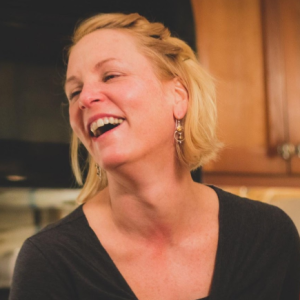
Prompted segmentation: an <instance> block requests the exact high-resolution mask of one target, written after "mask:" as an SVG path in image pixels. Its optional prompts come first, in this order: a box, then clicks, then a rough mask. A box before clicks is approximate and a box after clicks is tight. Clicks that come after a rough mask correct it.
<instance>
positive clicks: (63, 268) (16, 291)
mask: <svg viewBox="0 0 300 300" xmlns="http://www.w3.org/2000/svg"><path fill="white" fill-rule="evenodd" d="M212 188H213V189H214V190H215V191H216V193H217V194H218V198H219V203H220V212H219V226H220V228H219V241H218V249H217V257H216V265H215V270H214V276H213V282H212V287H211V291H210V296H209V298H205V299H209V300H277V299H278V300H279V299H280V300H299V290H300V241H299V235H298V232H297V230H296V228H295V226H294V224H293V222H292V221H291V220H290V218H289V217H288V216H287V215H286V214H285V213H284V212H283V211H281V210H280V209H279V208H277V207H274V206H271V205H268V204H264V203H260V202H257V201H252V200H248V199H245V198H240V197H238V196H235V195H232V194H230V193H227V192H224V191H222V190H220V189H218V188H216V187H212ZM145 271H146V270H145ZM9 299H10V300H41V299H43V300H50V299H51V300H76V299H77V300H100V299H104V300H130V299H132V300H136V299H137V298H136V296H135V295H134V293H133V291H132V290H131V288H130V287H129V285H128V284H127V282H126V281H125V279H124V278H123V277H122V275H121V273H120V272H119V270H118V269H117V268H116V266H115V264H114V263H113V261H112V260H111V258H110V257H109V255H108V253H107V252H106V251H105V249H104V248H103V247H102V245H101V242H100V241H99V240H98V238H97V236H96V235H95V233H94V232H93V230H92V229H91V228H90V227H89V225H88V222H87V219H86V217H85V215H84V213H83V210H82V206H79V207H78V208H77V209H76V210H75V211H73V212H72V213H71V214H70V215H68V216H67V217H65V218H64V219H62V220H60V221H58V222H56V223H54V224H52V225H49V226H47V227H46V228H45V229H43V230H42V231H41V232H39V233H37V234H36V235H34V236H33V237H31V238H29V239H27V240H26V242H25V243H24V245H23V247H22V249H21V251H20V254H19V257H18V260H17V264H16V268H15V272H14V278H13V284H12V288H11V294H10V298H9ZM191 300H193V299H191Z"/></svg>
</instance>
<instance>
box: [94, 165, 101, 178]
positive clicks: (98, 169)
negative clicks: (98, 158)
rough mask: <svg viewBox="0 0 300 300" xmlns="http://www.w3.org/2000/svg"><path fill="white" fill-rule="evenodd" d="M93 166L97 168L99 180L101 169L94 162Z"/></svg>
mask: <svg viewBox="0 0 300 300" xmlns="http://www.w3.org/2000/svg"><path fill="white" fill-rule="evenodd" d="M95 168H96V170H97V176H98V178H99V179H100V180H101V169H100V166H99V165H98V164H95Z"/></svg>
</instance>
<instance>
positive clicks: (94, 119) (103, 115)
mask: <svg viewBox="0 0 300 300" xmlns="http://www.w3.org/2000/svg"><path fill="white" fill-rule="evenodd" d="M105 117H107V118H109V117H113V118H117V119H122V120H124V117H121V116H117V115H113V114H97V115H94V116H92V117H90V118H89V119H88V122H87V130H88V131H90V128H91V124H92V123H93V122H95V121H96V120H98V119H102V118H105Z"/></svg>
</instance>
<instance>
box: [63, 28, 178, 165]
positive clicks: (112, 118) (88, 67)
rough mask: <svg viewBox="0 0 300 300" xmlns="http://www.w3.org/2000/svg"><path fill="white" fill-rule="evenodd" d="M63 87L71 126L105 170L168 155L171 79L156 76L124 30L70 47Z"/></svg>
mask: <svg viewBox="0 0 300 300" xmlns="http://www.w3.org/2000/svg"><path fill="white" fill-rule="evenodd" d="M65 89H66V94H67V97H68V99H69V105H70V106H69V112H70V123H71V127H72V128H73V130H74V132H75V133H76V135H77V136H78V137H79V139H80V140H81V141H82V143H83V144H84V145H85V147H86V148H87V149H88V151H89V153H90V154H91V155H92V156H93V158H94V159H95V161H96V162H97V163H98V164H100V166H102V167H103V168H104V169H106V170H109V169H110V168H114V167H117V166H119V165H122V164H124V163H130V162H136V161H138V160H145V159H149V160H150V161H151V160H154V159H155V157H156V158H157V157H159V156H162V157H163V156H164V155H169V157H170V156H172V155H173V153H174V140H173V134H174V129H175V128H174V127H175V125H174V117H173V103H174V97H175V98H176V96H175V92H174V80H170V81H162V80H160V79H159V78H158V77H157V76H156V74H155V72H154V69H153V67H152V64H151V62H150V61H149V59H147V58H146V57H145V56H144V55H142V54H141V53H140V51H138V49H137V46H136V43H135V40H134V38H133V37H131V36H130V35H129V34H127V33H125V32H122V31H118V30H113V29H101V30H97V31H95V32H92V33H90V34H88V35H86V36H84V37H83V38H82V39H81V40H80V41H79V42H78V43H77V44H76V45H75V46H74V47H73V48H72V51H71V54H70V57H69V63H68V69H67V80H66V86H65ZM105 123H109V124H106V125H103V124H105ZM111 123H114V124H111ZM92 132H94V133H92Z"/></svg>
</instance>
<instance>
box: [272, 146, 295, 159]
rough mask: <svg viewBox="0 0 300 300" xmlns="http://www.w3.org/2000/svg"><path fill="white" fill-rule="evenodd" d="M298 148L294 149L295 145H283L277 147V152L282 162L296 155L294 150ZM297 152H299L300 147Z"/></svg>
mask: <svg viewBox="0 0 300 300" xmlns="http://www.w3.org/2000/svg"><path fill="white" fill-rule="evenodd" d="M298 146H300V145H298ZM298 146H297V147H295V145H293V144H289V143H284V144H282V145H279V146H278V147H277V152H278V154H279V155H280V156H281V157H282V158H283V159H284V160H288V159H290V158H291V157H292V156H293V155H294V154H295V153H296V148H298ZM298 150H300V147H299V149H298ZM299 154H300V153H299ZM297 155H298V153H297Z"/></svg>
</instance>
